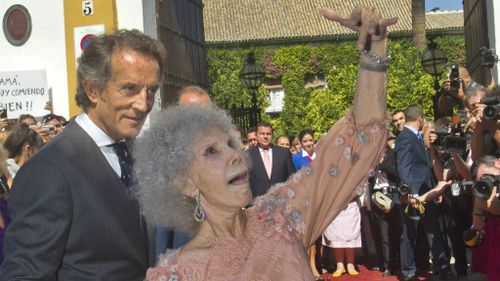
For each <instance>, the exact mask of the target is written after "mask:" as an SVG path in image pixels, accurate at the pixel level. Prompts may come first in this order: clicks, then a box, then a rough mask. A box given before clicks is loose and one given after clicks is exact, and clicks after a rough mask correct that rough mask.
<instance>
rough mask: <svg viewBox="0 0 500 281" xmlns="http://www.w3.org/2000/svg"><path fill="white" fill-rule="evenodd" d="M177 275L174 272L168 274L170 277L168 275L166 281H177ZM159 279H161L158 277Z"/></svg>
mask: <svg viewBox="0 0 500 281" xmlns="http://www.w3.org/2000/svg"><path fill="white" fill-rule="evenodd" d="M179 280H180V279H179V276H177V275H176V274H173V275H170V277H168V281H179ZM160 281H163V280H161V279H160Z"/></svg>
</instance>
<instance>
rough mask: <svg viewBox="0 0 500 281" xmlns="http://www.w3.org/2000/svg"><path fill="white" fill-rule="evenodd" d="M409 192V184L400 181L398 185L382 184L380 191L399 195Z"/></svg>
mask: <svg viewBox="0 0 500 281" xmlns="http://www.w3.org/2000/svg"><path fill="white" fill-rule="evenodd" d="M409 192H410V186H409V185H408V184H406V183H401V185H400V186H392V185H389V186H384V187H382V193H384V194H385V195H388V194H392V193H399V194H400V195H401V196H405V195H408V193H409Z"/></svg>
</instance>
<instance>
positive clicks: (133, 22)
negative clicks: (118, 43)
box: [116, 0, 154, 31]
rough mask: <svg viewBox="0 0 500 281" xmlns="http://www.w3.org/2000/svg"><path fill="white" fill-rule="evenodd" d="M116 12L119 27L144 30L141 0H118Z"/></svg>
mask: <svg viewBox="0 0 500 281" xmlns="http://www.w3.org/2000/svg"><path fill="white" fill-rule="evenodd" d="M152 2H154V1H152ZM116 14H117V18H118V29H122V28H125V29H138V30H140V31H144V19H143V15H142V1H141V0H116Z"/></svg>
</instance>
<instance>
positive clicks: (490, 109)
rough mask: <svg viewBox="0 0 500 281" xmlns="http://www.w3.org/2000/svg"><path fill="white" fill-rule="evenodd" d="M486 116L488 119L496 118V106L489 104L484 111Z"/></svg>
mask: <svg viewBox="0 0 500 281" xmlns="http://www.w3.org/2000/svg"><path fill="white" fill-rule="evenodd" d="M483 114H484V117H486V118H487V119H494V118H496V117H497V111H496V109H495V107H494V106H491V105H488V106H487V107H485V108H484V111H483Z"/></svg>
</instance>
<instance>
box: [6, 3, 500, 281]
mask: <svg viewBox="0 0 500 281" xmlns="http://www.w3.org/2000/svg"><path fill="white" fill-rule="evenodd" d="M321 13H322V14H323V16H324V17H325V18H326V19H328V20H331V21H333V22H337V23H338V24H341V25H343V26H345V27H347V28H350V29H352V30H354V31H357V32H359V34H360V35H359V40H358V48H359V50H360V51H361V55H360V61H359V71H358V77H357V81H356V93H355V98H354V105H353V107H352V108H351V109H350V110H349V111H348V112H347V113H346V115H345V116H344V117H343V118H341V119H340V120H339V121H337V122H336V123H335V124H333V126H332V127H331V128H330V130H329V131H328V132H327V133H325V134H324V135H323V134H322V135H323V137H322V138H321V139H320V140H316V139H315V133H314V132H313V131H312V130H311V129H308V128H304V130H302V131H301V132H300V133H299V134H298V135H297V136H296V137H295V138H290V137H289V136H284V135H280V136H275V135H274V134H273V127H272V125H271V124H270V123H268V122H265V121H262V122H260V123H259V124H258V125H257V126H256V127H255V128H251V129H249V130H248V132H247V133H246V134H245V135H241V133H240V132H241V130H238V129H237V128H236V127H235V126H234V125H233V124H232V121H231V118H230V117H229V116H228V115H227V113H226V112H225V111H223V110H221V109H219V108H217V107H216V106H215V105H214V104H213V103H212V101H211V100H210V96H209V94H208V93H207V92H206V91H205V90H204V89H201V88H199V87H196V86H189V87H185V88H183V89H182V90H181V91H180V92H179V93H177V102H176V105H174V106H171V107H168V108H166V109H162V110H159V111H157V112H154V113H152V114H151V115H150V117H151V118H150V124H149V126H148V128H145V129H144V130H143V131H142V132H141V127H142V125H143V123H144V121H145V120H146V117H147V116H148V114H149V112H150V111H151V109H152V107H153V104H154V96H155V93H156V92H157V90H158V88H159V87H160V85H161V83H162V79H163V73H164V67H165V59H166V58H165V56H166V52H165V49H164V47H163V46H162V45H161V44H160V43H159V42H158V41H157V40H155V39H152V38H150V37H148V36H146V35H144V34H143V33H141V32H139V31H135V30H133V31H129V30H119V31H116V32H115V33H113V34H103V35H100V36H98V37H96V38H95V39H93V40H92V41H91V42H90V44H89V45H88V46H87V47H86V49H85V50H84V51H83V53H82V56H81V58H80V60H79V65H78V70H77V78H78V79H77V83H78V85H77V94H76V101H77V104H78V105H79V106H80V107H81V108H82V111H81V113H80V114H79V115H77V116H75V117H74V118H72V119H71V120H70V121H69V122H67V121H66V120H65V119H64V118H63V117H62V116H58V115H55V114H48V115H46V116H44V117H43V118H41V119H40V120H37V119H36V118H35V117H33V116H30V115H21V116H20V117H19V118H18V119H17V120H15V122H14V120H9V121H7V120H1V122H0V131H1V132H0V141H1V143H2V146H0V176H1V177H0V184H1V186H0V193H2V195H1V196H0V214H1V216H0V250H1V251H0V263H1V266H0V280H144V278H146V280H151V281H158V280H168V281H178V280H322V279H323V278H324V277H325V275H324V274H323V273H324V272H325V271H327V272H330V273H331V275H332V276H333V277H339V276H341V275H344V274H347V275H351V276H356V275H359V274H360V272H359V267H358V264H359V263H364V264H365V265H366V266H367V267H370V268H372V269H374V270H379V271H380V274H381V276H383V277H389V276H391V275H399V276H400V277H401V278H402V279H404V280H418V277H419V276H420V275H425V276H429V275H430V276H434V277H435V278H437V279H439V280H447V279H453V278H455V277H460V276H466V275H467V274H469V273H470V272H481V273H484V274H485V275H486V276H487V280H489V281H492V280H499V278H500V254H499V253H500V241H499V239H498V237H499V235H500V199H499V196H498V195H499V193H498V190H497V187H498V183H499V182H500V160H499V155H498V148H499V146H500V131H499V130H498V117H499V116H500V114H499V113H500V111H498V110H500V109H499V106H498V101H499V98H498V96H499V94H500V92H499V90H498V88H495V87H493V86H488V87H483V86H481V85H479V84H478V83H477V82H474V81H473V79H472V78H471V76H470V75H469V73H468V71H467V69H466V68H464V67H462V66H456V65H454V66H452V68H451V70H450V74H449V79H446V80H445V81H444V82H443V83H442V85H443V86H442V89H441V96H440V99H439V110H440V112H439V114H437V115H436V116H442V117H441V118H439V119H437V120H428V119H427V118H426V117H425V116H426V115H425V114H424V112H423V110H422V108H421V107H420V106H418V105H411V106H408V107H407V108H405V109H401V110H397V111H394V112H393V114H392V115H389V114H388V113H387V110H386V90H387V89H386V85H387V74H386V71H387V67H388V65H389V64H390V59H389V58H388V54H387V32H386V31H387V27H388V26H390V25H392V24H395V23H396V22H397V18H390V19H385V18H383V17H382V16H381V15H380V13H379V12H378V11H376V10H375V9H373V8H370V7H358V8H356V9H355V10H354V11H353V13H352V14H351V15H350V16H342V15H339V14H337V13H336V12H335V11H333V10H330V9H327V8H324V9H322V10H321ZM388 120H392V126H387V122H388ZM139 133H140V134H139ZM321 133H323V132H321ZM180 237H181V238H182V239H180ZM176 239H177V240H178V239H180V240H178V241H177V240H176ZM181 240H182V241H181ZM172 241H174V242H172ZM176 241H177V242H176ZM469 247H470V249H471V251H472V257H471V258H469V257H468V255H467V251H468V250H467V249H469ZM172 248H173V249H172ZM357 254H361V256H356V255H357ZM452 259H453V260H454V262H453V263H452V264H453V268H452V267H451V266H450V264H451V260H452ZM469 265H470V266H469Z"/></svg>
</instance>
